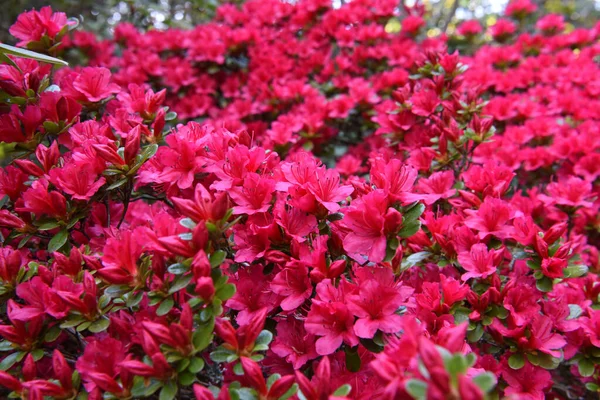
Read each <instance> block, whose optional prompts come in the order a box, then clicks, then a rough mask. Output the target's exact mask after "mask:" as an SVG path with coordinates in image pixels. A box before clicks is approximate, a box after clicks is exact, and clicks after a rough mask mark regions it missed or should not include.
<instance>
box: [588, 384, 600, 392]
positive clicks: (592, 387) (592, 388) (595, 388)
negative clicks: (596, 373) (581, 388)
mask: <svg viewBox="0 0 600 400" xmlns="http://www.w3.org/2000/svg"><path fill="white" fill-rule="evenodd" d="M585 388H586V389H587V390H589V391H590V392H597V391H598V389H600V387H599V386H598V385H597V384H595V383H594V382H588V383H586V384H585Z"/></svg>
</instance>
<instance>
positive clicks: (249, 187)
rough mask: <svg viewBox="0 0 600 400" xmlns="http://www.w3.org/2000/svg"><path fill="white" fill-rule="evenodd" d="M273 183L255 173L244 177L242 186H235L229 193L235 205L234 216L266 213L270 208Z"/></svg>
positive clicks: (273, 188) (273, 189)
mask: <svg viewBox="0 0 600 400" xmlns="http://www.w3.org/2000/svg"><path fill="white" fill-rule="evenodd" d="M274 191H275V181H274V180H272V179H267V178H264V177H261V176H260V175H258V174H256V173H250V174H248V175H246V178H245V179H244V185H243V186H241V187H240V186H236V187H234V188H232V189H231V190H230V191H229V195H230V196H231V199H232V200H233V201H234V203H235V204H237V205H236V206H235V207H233V213H234V214H248V215H252V214H256V213H263V212H266V211H267V210H268V209H269V207H271V200H272V198H273V192H274Z"/></svg>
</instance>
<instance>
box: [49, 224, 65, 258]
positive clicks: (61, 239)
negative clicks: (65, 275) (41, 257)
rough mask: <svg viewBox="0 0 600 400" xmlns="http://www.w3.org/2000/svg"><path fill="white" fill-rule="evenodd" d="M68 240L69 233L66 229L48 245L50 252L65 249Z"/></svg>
mask: <svg viewBox="0 0 600 400" xmlns="http://www.w3.org/2000/svg"><path fill="white" fill-rule="evenodd" d="M68 238H69V231H67V230H66V229H63V230H62V231H60V232H58V233H57V234H56V235H54V237H53V238H52V239H50V243H48V252H50V253H53V252H55V251H57V250H58V249H60V248H61V247H63V246H64V245H65V243H67V239H68Z"/></svg>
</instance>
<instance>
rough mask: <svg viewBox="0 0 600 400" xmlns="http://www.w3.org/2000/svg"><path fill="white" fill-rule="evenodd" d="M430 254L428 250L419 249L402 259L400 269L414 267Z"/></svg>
mask: <svg viewBox="0 0 600 400" xmlns="http://www.w3.org/2000/svg"><path fill="white" fill-rule="evenodd" d="M430 255H431V253H430V252H428V251H420V252H418V253H414V254H411V255H410V256H408V257H406V259H404V260H402V270H406V269H408V268H411V267H414V266H415V265H417V264H419V263H420V262H421V261H423V260H426V259H427V257H429V256H430Z"/></svg>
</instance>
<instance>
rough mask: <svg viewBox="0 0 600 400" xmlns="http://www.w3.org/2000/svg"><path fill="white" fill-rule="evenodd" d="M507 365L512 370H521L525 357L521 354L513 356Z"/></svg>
mask: <svg viewBox="0 0 600 400" xmlns="http://www.w3.org/2000/svg"><path fill="white" fill-rule="evenodd" d="M508 365H509V366H510V367H511V368H512V369H521V368H523V366H525V357H523V354H521V353H517V354H513V355H512V356H510V357H509V359H508Z"/></svg>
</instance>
